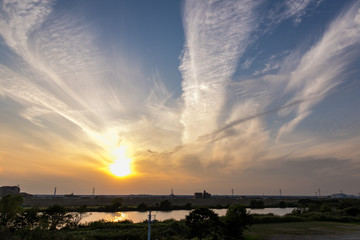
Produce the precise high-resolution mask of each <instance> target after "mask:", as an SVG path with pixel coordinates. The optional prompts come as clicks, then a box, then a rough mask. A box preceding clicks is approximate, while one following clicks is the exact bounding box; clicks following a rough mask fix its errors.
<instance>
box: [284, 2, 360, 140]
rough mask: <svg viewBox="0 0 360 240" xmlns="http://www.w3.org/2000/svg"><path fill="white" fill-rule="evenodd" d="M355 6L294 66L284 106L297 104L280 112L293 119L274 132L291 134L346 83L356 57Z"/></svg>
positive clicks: (358, 23) (359, 40)
mask: <svg viewBox="0 0 360 240" xmlns="http://www.w3.org/2000/svg"><path fill="white" fill-rule="evenodd" d="M359 6H360V5H359V3H357V2H356V3H355V4H353V5H352V6H351V7H349V8H348V9H347V11H345V12H343V13H342V14H341V15H340V16H339V17H338V18H337V19H336V20H335V21H334V22H333V23H332V24H331V25H330V26H329V28H328V29H327V31H326V32H325V33H324V35H323V37H322V38H321V40H319V42H318V43H316V44H315V46H313V47H312V48H311V49H310V50H309V51H307V52H306V53H305V54H304V55H303V56H302V57H301V61H300V63H299V65H298V66H296V68H295V69H294V71H292V72H291V73H290V75H289V77H290V80H289V83H288V86H287V92H290V93H292V95H293V96H292V98H291V99H290V100H289V101H288V102H293V101H296V100H298V101H302V100H306V99H310V98H313V100H312V101H306V102H301V103H299V105H298V106H294V107H293V108H292V109H286V110H283V111H281V112H280V114H282V115H286V114H289V113H291V110H292V111H294V112H295V114H296V115H295V117H294V118H293V119H292V120H291V121H289V122H288V123H286V124H284V125H283V126H282V127H281V128H280V129H279V132H278V138H279V137H281V135H283V134H286V133H289V132H291V131H292V130H293V129H294V128H295V127H296V126H297V125H298V124H299V123H300V122H301V121H302V120H304V119H305V118H306V117H308V116H309V114H310V113H311V110H312V108H313V107H314V106H315V105H316V104H317V103H319V102H321V101H322V100H323V99H325V98H326V96H327V95H328V93H329V92H330V91H331V90H333V89H334V88H335V87H336V86H337V85H338V84H340V83H341V82H342V81H344V80H345V79H346V71H347V67H348V66H349V65H350V64H351V63H352V62H353V61H354V60H355V59H356V58H357V56H359V54H360V51H359V44H360V20H359V19H360V13H359Z"/></svg>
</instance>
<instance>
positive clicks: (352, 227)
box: [244, 222, 360, 240]
mask: <svg viewBox="0 0 360 240" xmlns="http://www.w3.org/2000/svg"><path fill="white" fill-rule="evenodd" d="M352 233H359V234H360V224H353V223H338V222H291V223H269V224H256V225H253V226H251V227H250V229H249V230H247V231H246V232H245V233H244V239H246V240H255V239H256V240H260V239H267V238H268V237H270V236H277V235H292V236H294V235H297V236H299V235H303V236H305V235H344V234H352Z"/></svg>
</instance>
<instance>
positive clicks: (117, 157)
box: [109, 146, 132, 177]
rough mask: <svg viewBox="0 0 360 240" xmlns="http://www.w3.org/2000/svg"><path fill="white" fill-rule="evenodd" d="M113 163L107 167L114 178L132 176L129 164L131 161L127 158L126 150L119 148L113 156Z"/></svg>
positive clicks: (122, 147)
mask: <svg viewBox="0 0 360 240" xmlns="http://www.w3.org/2000/svg"><path fill="white" fill-rule="evenodd" d="M112 155H113V156H114V161H113V163H111V164H110V165H109V170H110V172H111V173H112V174H113V175H115V176H116V177H126V176H129V175H131V174H132V169H131V162H132V159H131V158H130V157H129V156H127V154H126V148H125V147H124V146H120V147H119V148H118V149H116V150H115V151H114V152H113V154H112Z"/></svg>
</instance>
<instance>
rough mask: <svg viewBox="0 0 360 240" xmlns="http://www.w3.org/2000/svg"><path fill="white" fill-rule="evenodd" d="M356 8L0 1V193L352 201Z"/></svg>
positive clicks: (358, 59)
mask: <svg viewBox="0 0 360 240" xmlns="http://www.w3.org/2000/svg"><path fill="white" fill-rule="evenodd" d="M359 76H360V2H359V1H351V0H345V1H335V0H281V1H280V0H279V1H276V0H268V1H266V0H256V1H253V0H227V1H219V0H209V1H196V0H185V1H179V0H174V1H167V0H156V1H145V0H120V1H117V0H107V1H99V0H73V1H50V0H26V1H25V0H1V1H0V132H1V134H0V185H11V186H12V185H20V188H21V190H22V191H24V192H28V193H33V194H52V193H53V191H54V188H55V187H56V188H57V193H58V194H66V193H74V194H92V191H93V188H95V194H116V195H117V194H170V192H171V189H173V191H174V194H175V195H176V194H193V193H194V192H199V191H203V190H206V191H208V192H210V193H212V194H229V195H230V194H231V193H232V189H233V190H234V194H236V195H237V194H240V195H242V194H256V195H260V194H261V195H262V194H266V195H278V194H279V193H280V189H281V192H282V194H283V195H315V194H318V191H319V189H321V194H322V195H329V194H333V193H338V192H341V191H342V192H344V193H347V194H353V195H358V194H360V193H359V192H360V189H359V184H358V183H359V180H360V107H359V106H360V94H359V93H360V79H359Z"/></svg>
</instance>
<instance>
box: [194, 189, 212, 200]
mask: <svg viewBox="0 0 360 240" xmlns="http://www.w3.org/2000/svg"><path fill="white" fill-rule="evenodd" d="M194 198H195V199H208V198H211V194H210V193H208V192H206V191H205V190H204V192H196V193H194Z"/></svg>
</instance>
